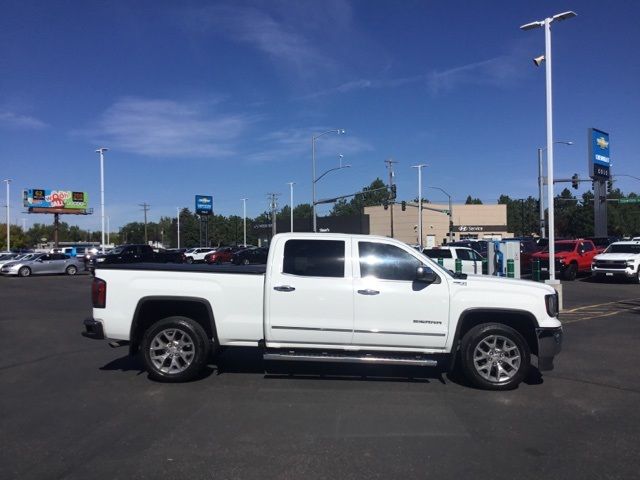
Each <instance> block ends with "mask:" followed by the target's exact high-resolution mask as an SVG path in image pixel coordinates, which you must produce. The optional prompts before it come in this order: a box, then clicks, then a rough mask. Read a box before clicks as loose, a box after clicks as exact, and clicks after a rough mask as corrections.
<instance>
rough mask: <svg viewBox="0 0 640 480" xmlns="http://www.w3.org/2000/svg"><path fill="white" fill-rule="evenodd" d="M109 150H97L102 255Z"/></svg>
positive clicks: (103, 148)
mask: <svg viewBox="0 0 640 480" xmlns="http://www.w3.org/2000/svg"><path fill="white" fill-rule="evenodd" d="M108 150H109V149H108V148H105V147H100V148H98V149H97V150H96V153H98V154H99V155H100V221H101V224H102V239H101V251H102V253H104V152H106V151H108Z"/></svg>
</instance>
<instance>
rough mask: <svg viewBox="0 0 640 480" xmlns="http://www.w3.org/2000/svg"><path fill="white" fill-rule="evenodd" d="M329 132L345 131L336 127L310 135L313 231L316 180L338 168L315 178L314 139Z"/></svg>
mask: <svg viewBox="0 0 640 480" xmlns="http://www.w3.org/2000/svg"><path fill="white" fill-rule="evenodd" d="M329 133H335V134H338V135H344V134H345V133H346V132H345V130H344V128H336V129H333V130H327V131H326V132H322V133H319V134H318V135H312V136H311V189H312V202H311V208H312V210H313V231H314V232H315V231H317V226H318V225H317V216H316V182H317V181H318V180H320V178H322V177H324V176H325V175H326V174H327V173H329V171H333V170H339V169H340V167H339V168H333V169H331V170H329V171H326V172H324V173H323V174H322V175H320V177H319V178H316V140H317V139H318V138H320V137H322V136H323V135H327V134H329ZM341 168H346V167H341Z"/></svg>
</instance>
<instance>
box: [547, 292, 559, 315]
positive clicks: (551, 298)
mask: <svg viewBox="0 0 640 480" xmlns="http://www.w3.org/2000/svg"><path fill="white" fill-rule="evenodd" d="M544 303H545V306H546V307H547V314H548V315H549V316H550V317H556V316H558V294H557V293H552V294H550V295H545V297H544Z"/></svg>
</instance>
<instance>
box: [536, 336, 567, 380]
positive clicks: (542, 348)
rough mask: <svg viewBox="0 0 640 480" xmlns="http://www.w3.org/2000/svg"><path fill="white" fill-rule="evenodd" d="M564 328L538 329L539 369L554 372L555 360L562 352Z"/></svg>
mask: <svg viewBox="0 0 640 480" xmlns="http://www.w3.org/2000/svg"><path fill="white" fill-rule="evenodd" d="M562 336H563V333H562V327H557V328H536V337H537V339H538V369H539V370H540V371H541V372H544V371H548V370H553V359H554V357H555V356H556V355H557V354H558V353H560V351H561V350H562Z"/></svg>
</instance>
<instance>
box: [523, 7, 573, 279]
mask: <svg viewBox="0 0 640 480" xmlns="http://www.w3.org/2000/svg"><path fill="white" fill-rule="evenodd" d="M575 16H576V14H575V13H574V12H572V11H568V12H562V13H558V14H557V15H554V16H553V17H547V18H545V19H544V20H538V21H535V22H531V23H527V24H525V25H522V26H521V27H520V28H521V29H522V30H532V29H535V28H541V27H544V45H545V48H544V61H545V79H546V92H547V102H546V106H547V108H546V110H547V204H548V206H549V283H551V284H553V285H554V286H555V285H557V284H558V282H556V264H555V253H556V249H555V245H554V242H555V225H554V221H555V215H554V205H553V190H554V189H553V100H552V88H551V23H552V22H554V21H556V20H557V21H562V20H567V19H569V18H572V17H575ZM536 65H539V63H536Z"/></svg>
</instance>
